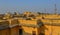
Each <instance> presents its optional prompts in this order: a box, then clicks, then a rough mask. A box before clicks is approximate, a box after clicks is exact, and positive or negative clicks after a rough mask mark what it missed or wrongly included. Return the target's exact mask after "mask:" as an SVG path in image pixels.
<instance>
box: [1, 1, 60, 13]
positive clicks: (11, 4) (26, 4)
mask: <svg viewBox="0 0 60 35" xmlns="http://www.w3.org/2000/svg"><path fill="white" fill-rule="evenodd" d="M55 3H56V5H57V9H58V11H57V12H60V0H0V13H5V12H6V11H10V12H14V11H19V12H24V11H34V12H45V9H46V12H48V13H54V4H55Z"/></svg>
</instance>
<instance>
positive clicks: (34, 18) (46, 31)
mask: <svg viewBox="0 0 60 35" xmlns="http://www.w3.org/2000/svg"><path fill="white" fill-rule="evenodd" d="M0 35H60V15H59V14H48V13H46V14H45V13H39V12H38V13H35V12H24V13H22V14H19V13H16V12H15V13H14V14H11V13H6V14H0Z"/></svg>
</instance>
